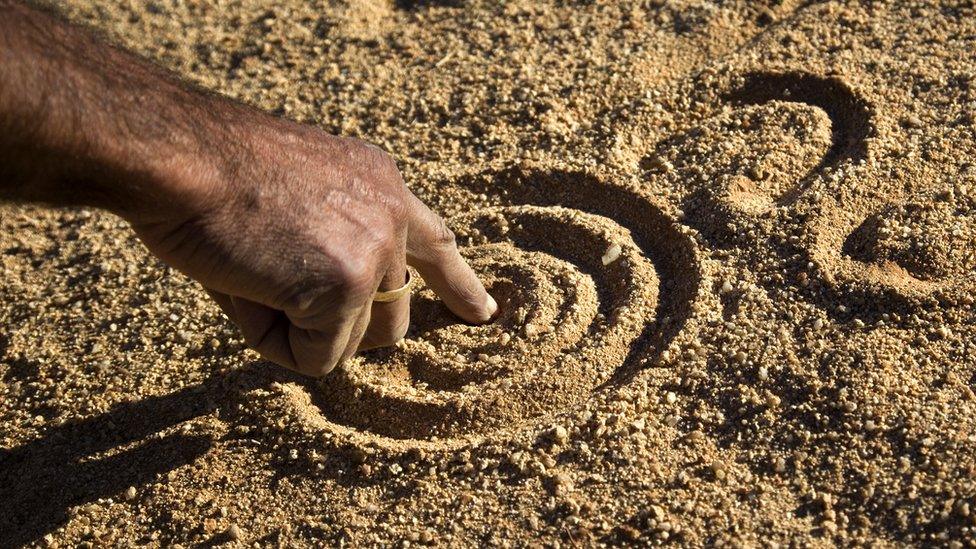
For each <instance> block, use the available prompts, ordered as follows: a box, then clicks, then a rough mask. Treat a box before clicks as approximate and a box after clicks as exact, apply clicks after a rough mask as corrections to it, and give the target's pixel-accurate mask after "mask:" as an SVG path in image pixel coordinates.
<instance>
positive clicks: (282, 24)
mask: <svg viewBox="0 0 976 549" xmlns="http://www.w3.org/2000/svg"><path fill="white" fill-rule="evenodd" d="M57 9H59V10H60V11H61V12H62V13H64V14H65V15H66V16H68V17H70V18H71V19H73V20H76V21H78V22H81V23H85V24H89V25H91V26H93V27H94V28H96V29H99V30H100V31H101V32H103V33H104V34H105V35H106V36H107V37H108V38H109V39H111V40H114V41H116V42H118V43H120V44H122V45H124V46H125V47H128V48H131V49H133V50H135V51H137V52H140V53H142V54H145V55H147V56H149V57H151V58H153V59H155V60H157V61H158V62H159V63H161V64H163V65H165V66H167V67H170V68H172V69H173V70H175V71H176V72H178V73H179V74H181V75H183V76H184V77H185V78H187V79H188V80H190V81H193V82H195V83H197V84H199V85H200V86H203V87H206V88H209V89H213V90H215V91H216V92H218V93H222V94H226V95H228V96H231V97H234V98H237V99H240V100H242V101H246V102H248V103H251V104H254V105H257V106H259V107H261V108H264V109H266V110H269V111H272V112H275V113H279V114H281V115H284V116H288V117H291V118H294V119H297V120H300V121H305V122H309V123H312V124H317V125H319V126H320V127H323V128H325V129H327V130H328V131H331V132H335V133H341V134H345V135H353V136H359V137H362V138H364V139H367V140H370V141H372V142H374V143H377V144H379V145H381V146H382V147H384V148H385V149H387V150H389V151H390V152H391V153H393V154H394V155H395V156H396V157H397V159H398V161H399V163H400V166H401V169H402V171H403V173H404V176H405V179H406V180H407V182H408V185H409V186H410V187H411V188H412V189H413V190H414V191H415V192H416V193H417V194H418V195H419V196H420V197H422V198H423V199H424V200H425V201H427V202H428V203H430V204H431V205H432V206H433V207H435V209H437V210H438V211H440V212H441V213H443V214H444V215H445V216H446V217H447V218H448V219H449V224H450V225H451V226H452V227H453V228H454V229H455V230H456V232H457V234H458V238H459V242H460V243H461V244H462V245H463V247H464V253H465V255H466V256H467V257H469V258H470V260H471V262H472V264H473V265H474V266H475V268H476V270H477V271H478V272H479V273H480V274H481V275H482V276H483V277H484V280H485V282H486V284H487V285H488V287H489V289H490V291H491V292H492V294H493V295H495V296H496V298H498V300H499V302H500V303H501V305H502V310H503V314H502V315H501V317H500V318H499V319H498V320H497V321H496V322H494V323H493V324H491V325H489V326H481V327H473V326H467V325H464V324H461V323H460V322H459V321H457V320H456V319H455V318H453V317H452V316H451V315H450V313H448V312H447V310H446V309H445V308H444V307H443V306H442V305H441V304H440V303H439V302H438V301H437V300H436V299H435V298H434V296H433V294H432V293H431V292H430V291H429V290H426V289H424V288H419V289H417V290H416V291H415V293H414V295H413V297H412V300H413V301H412V307H413V325H412V327H411V330H410V333H409V334H408V337H407V339H406V340H405V341H404V342H402V344H401V345H400V346H398V347H397V348H395V349H390V350H384V351H377V352H372V353H370V354H368V355H366V356H362V357H359V358H357V359H355V360H354V361H352V362H351V363H348V364H346V365H345V366H344V367H342V368H341V369H339V370H337V371H336V372H334V373H333V374H330V375H329V376H328V377H326V378H325V379H323V380H320V381H313V380H307V379H302V378H299V377H298V376H295V375H291V374H289V373H287V372H284V371H282V370H281V369H279V368H276V367H274V366H272V365H270V364H268V363H265V362H262V361H261V360H259V358H258V357H257V356H256V355H255V354H253V353H252V352H250V351H247V350H245V349H244V347H243V343H242V340H241V338H240V336H239V334H238V333H237V331H236V329H235V328H234V327H233V326H232V325H231V324H230V323H229V322H228V321H227V320H226V319H225V318H224V317H223V316H222V315H221V313H220V312H219V310H218V308H217V307H216V306H215V305H214V304H213V303H211V302H210V301H209V300H208V299H207V297H206V295H205V293H204V292H203V291H202V290H201V289H200V288H199V287H197V286H196V285H195V284H194V283H193V282H192V281H190V280H188V279H187V278H185V277H183V276H182V275H181V274H179V273H178V272H176V271H174V270H171V269H169V268H167V267H166V266H165V265H163V264H161V263H160V262H159V261H157V260H156V259H154V258H153V257H152V256H150V255H149V254H148V253H147V252H146V251H145V250H144V248H143V247H142V245H141V244H140V243H139V242H138V240H136V238H135V237H134V235H133V234H132V232H131V231H130V230H129V229H128V228H127V226H126V225H125V224H124V223H123V222H122V221H121V220H119V219H118V218H116V217H113V216H111V215H109V214H106V213H103V212H100V211H95V210H84V209H74V210H47V209H42V208H36V207H23V206H20V207H18V206H9V205H8V206H4V207H2V208H0V262H2V263H0V265H2V269H3V278H2V282H0V299H2V305H0V546H2V547H7V546H20V545H25V544H28V545H29V544H37V545H41V546H48V547H54V546H61V547H74V546H128V545H132V544H136V543H140V544H145V543H148V544H150V545H165V546H175V545H176V544H179V545H182V546H191V545H198V544H204V545H206V544H216V543H232V544H241V545H262V546H263V545H283V546H304V545H310V544H328V545H341V544H346V545H357V546H359V545H391V544H395V545H399V546H413V545H418V544H419V545H438V546H470V545H493V546H495V545H497V546H533V545H541V546H549V547H567V546H570V547H571V546H593V545H600V544H613V545H616V544H639V545H656V544H673V545H682V546H683V545H688V546H715V547H720V546H735V547H793V546H796V547H800V546H802V547H818V546H834V545H851V544H864V545H877V546H891V545H894V546H903V545H914V546H947V547H953V548H962V547H976V541H974V539H976V394H974V391H976V316H974V307H973V300H974V293H973V292H974V290H976V275H974V268H976V9H974V7H973V2H971V1H959V2H955V3H952V2H947V3H944V4H943V3H936V2H880V1H879V2H854V1H852V2H840V1H828V2H816V1H811V2H794V1H792V0H768V1H765V2H752V1H745V0H742V1H704V0H677V1H664V0H642V1H627V2H609V1H590V0H566V1H560V2H551V1H546V2H538V1H528V0H520V1H513V2H504V3H496V2H489V1H484V2H476V1H465V0H457V1H447V0H429V1H426V2H415V1H411V0H329V1H323V0H316V1H311V2H306V1H304V0H283V1H281V2H276V3H271V2H260V1H256V0H213V1H208V2H196V1H192V0H150V1H142V0H79V1H72V2H68V3H60V4H58V8H57Z"/></svg>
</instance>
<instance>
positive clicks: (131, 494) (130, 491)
mask: <svg viewBox="0 0 976 549" xmlns="http://www.w3.org/2000/svg"><path fill="white" fill-rule="evenodd" d="M125 499H126V501H132V500H134V499H136V487H135V486H129V487H128V488H127V489H126V490H125Z"/></svg>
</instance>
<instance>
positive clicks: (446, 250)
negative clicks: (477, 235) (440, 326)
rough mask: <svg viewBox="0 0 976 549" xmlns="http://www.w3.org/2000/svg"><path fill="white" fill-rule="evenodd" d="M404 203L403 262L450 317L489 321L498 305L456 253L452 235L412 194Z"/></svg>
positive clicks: (441, 221)
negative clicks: (405, 233) (405, 251)
mask: <svg viewBox="0 0 976 549" xmlns="http://www.w3.org/2000/svg"><path fill="white" fill-rule="evenodd" d="M407 202H408V204H407V206H408V214H407V215H408V219H409V222H408V229H407V231H408V232H407V262H408V263H409V264H410V265H413V266H414V267H415V268H416V269H417V272H419V273H420V276H422V277H424V280H425V281H426V282H427V284H428V285H429V286H430V287H431V288H432V289H433V290H434V292H435V293H436V294H437V295H438V296H440V298H441V299H443V300H444V303H445V304H446V305H447V307H448V308H449V309H451V311H453V312H454V314H456V315H458V316H459V317H461V318H463V319H464V320H466V321H468V322H472V323H475V324H482V323H484V322H488V321H489V320H491V319H492V317H493V316H494V315H495V313H496V312H497V311H498V304H497V303H495V300H494V299H493V298H492V297H491V296H490V295H488V292H487V291H485V287H484V285H483V284H482V283H481V281H480V280H478V277H477V276H476V275H475V274H474V271H473V270H472V269H471V267H470V266H469V265H468V264H467V262H466V261H464V258H462V257H461V254H460V253H458V249H457V245H456V244H455V243H454V233H452V232H451V230H450V229H448V228H447V225H446V224H445V223H444V220H442V219H441V218H440V217H439V216H437V214H435V213H434V212H432V211H430V208H428V207H427V206H426V205H425V204H424V203H423V202H421V201H420V200H419V199H418V198H417V197H416V196H413V194H409V193H408V197H407Z"/></svg>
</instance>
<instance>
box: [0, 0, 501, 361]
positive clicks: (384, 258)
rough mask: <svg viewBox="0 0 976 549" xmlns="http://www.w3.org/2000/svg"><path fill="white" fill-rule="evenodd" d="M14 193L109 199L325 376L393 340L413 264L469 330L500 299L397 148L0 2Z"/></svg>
mask: <svg viewBox="0 0 976 549" xmlns="http://www.w3.org/2000/svg"><path fill="white" fill-rule="evenodd" d="M0 199H6V200H11V201H20V202H40V203H46V204H51V205H58V206H68V205H84V206H93V207H98V208H104V209H106V210H109V211H112V212H114V213H116V214H117V215H119V216H121V217H122V218H124V219H125V220H127V221H128V222H129V223H130V224H131V225H132V227H133V229H134V230H135V231H136V233H137V234H138V235H139V237H140V238H141V239H142V241H143V242H144V243H145V245H146V247H147V248H148V249H149V250H150V251H151V252H152V253H154V254H156V255H157V256H159V257H160V258H161V259H162V260H163V261H165V262H167V263H168V264H170V265H172V266H173V267H175V268H177V269H179V270H180V271H182V272H184V273H186V274H187V275H188V276H190V277H192V278H194V279H195V280H197V281H198V282H199V283H200V284H202V285H203V286H204V287H205V288H206V289H207V291H208V292H209V293H210V295H211V296H212V297H213V298H214V300H215V301H216V302H217V303H218V304H219V305H220V307H221V308H222V309H223V310H224V312H225V313H226V314H227V315H228V316H229V317H230V318H231V320H233V321H234V322H235V323H236V324H237V325H238V326H239V327H240V329H241V331H242V333H243V335H244V338H245V339H246V341H247V342H248V344H249V345H251V346H252V347H253V348H254V349H256V350H257V351H258V352H259V353H261V355H263V356H264V357H265V358H267V359H268V360H271V361H273V362H276V363H278V364H280V365H282V366H285V367H288V368H291V369H293V370H296V371H298V372H301V373H304V374H307V375H312V376H320V375H324V374H326V373H328V372H329V371H331V370H332V369H333V368H334V367H335V366H336V365H337V364H339V363H340V362H342V361H343V360H345V359H347V358H348V357H350V356H352V355H353V354H354V353H355V352H356V351H357V350H361V349H366V348H371V347H378V346H385V345H390V344H392V343H394V342H396V341H398V340H399V339H401V338H402V337H403V335H404V333H405V332H406V329H407V325H408V323H409V316H410V311H409V306H410V302H409V299H401V300H398V301H395V302H393V303H376V304H374V303H373V302H372V296H373V295H374V293H375V292H376V291H378V290H388V289H394V288H397V287H400V286H401V285H403V283H404V281H405V277H406V265H407V264H410V265H412V266H413V267H415V268H416V269H417V271H418V272H419V273H420V274H421V276H423V278H424V279H425V280H426V282H427V283H428V285H429V286H430V287H431V288H433V289H434V291H435V292H437V293H438V295H439V296H440V297H441V298H442V299H443V300H444V302H445V303H446V304H447V306H448V307H449V308H450V309H451V310H452V311H453V312H454V313H456V314H457V315H458V316H460V317H461V318H462V319H464V320H466V321H468V322H472V323H483V322H486V321H488V320H489V319H490V318H491V317H492V316H493V315H494V313H495V312H496V310H497V305H496V304H495V301H494V300H493V299H492V298H491V296H489V295H488V293H487V292H486V291H485V289H484V286H483V285H482V284H481V282H479V280H478V278H477V277H476V276H475V274H474V272H473V271H472V270H471V268H470V267H469V266H468V265H467V263H465V261H464V260H463V259H462V258H461V256H460V255H459V254H458V251H457V247H456V246H455V243H454V236H453V234H452V233H451V231H450V230H449V229H448V228H447V227H446V225H445V224H444V222H443V221H442V220H441V219H440V218H439V217H438V216H437V215H435V214H434V213H433V212H431V211H430V209H428V208H427V207H426V206H425V205H424V204H423V203H421V202H420V200H418V199H417V198H416V197H415V196H414V195H413V194H411V192H410V191H409V190H408V189H407V187H406V185H405V184H404V182H403V179H402V178H401V176H400V173H399V171H398V170H397V167H396V164H395V163H394V161H393V159H392V158H391V157H390V156H389V155H388V154H386V153H384V152H383V151H381V150H380V149H378V148H376V147H374V146H372V145H369V144H367V143H365V142H363V141H359V140H356V139H351V138H343V137H336V136H333V135H329V134H327V133H325V132H323V131H321V130H319V129H317V128H315V127H312V126H307V125H302V124H298V123H295V122H292V121H289V120H284V119H280V118H276V117H273V116H271V115H268V114H265V113H263V112H260V111H258V110H255V109H252V108H250V107H247V106H244V105H241V104H239V103H235V102H233V101H230V100H227V99H224V98H221V97H218V96H216V95H213V94H209V93H205V92H201V91H198V90H194V89H193V88H191V87H190V86H187V85H186V84H184V83H182V82H180V81H179V79H177V78H175V77H174V76H173V75H171V74H169V73H167V72H166V71H163V70H161V69H160V68H158V67H157V66H155V65H153V64H152V63H149V62H147V61H145V60H143V59H140V58H139V57H137V56H134V55H132V54H130V53H127V52H125V51H122V50H120V49H117V48H114V47H111V46H109V45H107V44H105V43H103V42H101V41H99V40H98V39H97V38H96V37H94V36H93V35H92V34H91V33H89V32H87V31H85V30H83V29H80V28H77V27H74V26H72V25H69V24H67V23H65V22H63V21H62V20H60V19H59V18H57V17H54V16H52V15H49V14H47V13H44V12H42V11H39V10H36V9H34V8H31V7H30V6H28V5H26V4H23V3H20V2H16V1H12V0H0Z"/></svg>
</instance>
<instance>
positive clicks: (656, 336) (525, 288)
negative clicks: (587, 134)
mask: <svg viewBox="0 0 976 549" xmlns="http://www.w3.org/2000/svg"><path fill="white" fill-rule="evenodd" d="M493 179H504V180H505V182H506V183H507V185H499V186H498V187H499V188H505V187H507V188H508V189H509V191H508V194H507V195H506V196H496V197H494V203H493V204H487V205H485V206H484V207H482V208H480V209H476V210H474V211H472V212H470V213H467V214H465V215H461V216H457V217H455V218H453V219H452V224H453V225H454V227H455V229H456V232H457V236H458V240H459V242H461V243H462V244H467V245H466V246H463V248H462V253H463V254H464V255H466V256H467V258H468V259H469V261H470V263H471V265H472V266H473V267H474V269H475V270H476V271H477V272H478V273H479V275H480V276H481V278H482V280H483V281H484V282H485V284H486V286H487V288H488V290H489V292H490V293H491V294H492V295H493V296H494V297H495V298H496V300H497V301H498V302H499V304H500V311H501V312H500V315H499V316H498V318H497V319H496V320H495V321H494V322H492V323H490V324H488V325H484V326H470V325H466V324H464V323H461V322H460V321H459V320H457V319H456V318H454V317H453V316H452V315H451V314H450V313H449V312H448V311H447V309H446V308H445V307H444V306H443V305H442V304H441V303H440V302H439V301H438V300H437V299H436V297H435V296H434V294H433V293H432V292H431V291H430V290H428V289H421V290H419V291H415V293H414V296H413V300H412V308H413V311H412V322H413V326H412V328H411V331H410V333H408V335H407V338H406V339H405V340H404V341H403V342H402V343H401V344H400V345H399V346H398V347H397V348H395V349H390V350H382V351H376V352H373V353H368V354H367V355H366V356H363V357H358V358H356V359H354V360H352V361H351V362H349V363H347V364H346V365H344V367H342V368H340V369H337V370H336V371H335V372H333V373H332V374H330V375H329V376H327V377H326V378H325V379H323V380H322V381H321V382H320V383H319V384H318V386H317V391H314V394H310V395H302V394H293V395H292V396H293V399H292V400H293V401H294V404H295V406H297V407H300V408H302V409H303V410H304V413H303V416H304V418H305V419H304V422H305V423H308V424H311V425H314V426H315V427H316V428H317V429H322V430H326V431H329V432H331V433H333V434H336V435H340V436H343V437H349V438H351V439H353V440H352V441H353V443H354V444H370V445H397V444H399V445H401V446H403V445H406V446H417V445H420V446H424V447H427V448H444V447H456V446H458V445H462V444H465V443H469V442H473V441H477V440H484V439H504V438H508V437H511V436H514V435H515V434H517V433H519V432H526V431H528V430H530V427H531V425H532V424H536V423H540V422H543V421H544V420H545V419H546V418H549V420H550V421H551V418H552V417H554V416H556V415H558V414H560V413H563V412H566V411H569V410H572V409H574V408H575V407H577V406H579V405H580V404H581V403H583V402H584V401H586V400H587V399H588V398H590V397H591V395H592V394H593V393H594V392H595V391H600V390H612V389H613V387H614V385H615V384H617V383H626V378H627V377H628V372H632V371H633V370H634V369H637V368H640V367H641V366H642V365H644V364H646V362H647V361H648V360H649V359H652V358H653V356H654V355H655V353H656V352H658V351H659V350H660V349H661V347H662V346H663V345H664V344H666V342H667V341H668V340H669V339H670V338H671V337H672V336H673V335H674V334H675V333H677V332H678V331H679V330H681V328H682V326H683V325H684V323H685V321H686V319H687V317H688V315H689V314H690V308H689V302H690V301H691V300H693V299H694V297H695V296H696V295H697V291H698V286H699V282H700V275H699V273H698V271H697V267H696V266H697V260H696V248H695V245H694V243H693V241H692V240H691V238H690V237H689V236H687V235H686V234H685V233H684V232H683V231H682V230H681V229H680V228H679V227H678V226H677V225H676V224H674V223H673V222H672V221H671V220H670V219H669V218H668V217H667V216H666V215H664V214H663V212H662V210H660V209H659V208H658V207H657V206H655V205H654V203H653V202H652V201H651V200H650V199H649V198H648V197H647V196H644V195H642V194H641V193H640V192H639V191H637V190H635V189H630V188H625V187H623V186H615V185H610V184H608V183H606V182H604V181H600V180H598V179H596V178H594V177H592V176H588V175H583V174H569V173H558V174H551V173H544V172H534V171H523V170H520V169H516V170H510V171H507V172H502V173H494V174H484V175H482V176H478V177H473V178H471V179H470V180H469V181H465V182H462V183H461V186H462V187H464V186H467V187H469V188H471V189H474V190H477V192H479V193H484V192H490V189H491V188H492V180H493ZM293 390H294V391H299V389H297V388H294V389H293Z"/></svg>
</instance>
